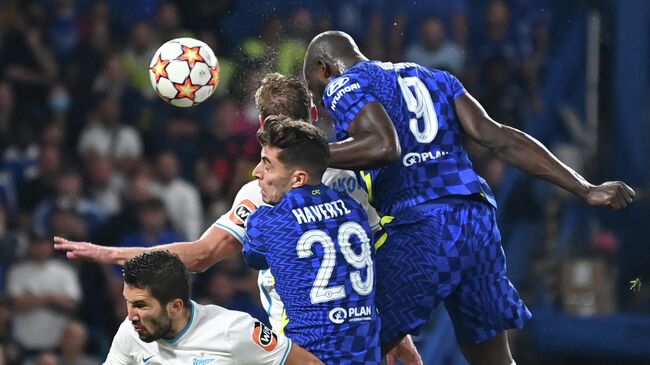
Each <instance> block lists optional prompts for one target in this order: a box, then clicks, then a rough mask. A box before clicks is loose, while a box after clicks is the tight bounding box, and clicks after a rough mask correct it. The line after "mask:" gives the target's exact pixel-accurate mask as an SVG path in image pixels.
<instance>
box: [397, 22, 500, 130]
mask: <svg viewBox="0 0 650 365" xmlns="http://www.w3.org/2000/svg"><path fill="white" fill-rule="evenodd" d="M406 60H407V61H410V62H415V63H418V64H420V65H422V66H427V67H431V68H438V69H443V70H447V71H450V72H451V73H453V74H455V75H460V74H461V73H462V71H463V70H464V68H465V54H464V52H463V50H462V49H461V48H460V47H459V46H457V45H456V44H455V43H453V42H452V41H449V40H447V39H446V35H445V27H444V24H443V23H442V21H441V20H440V19H439V18H436V17H431V18H427V19H426V20H425V21H424V23H422V28H421V31H420V41H419V42H417V43H414V44H411V45H410V46H409V47H408V48H407V49H406ZM497 120H498V119H497Z"/></svg>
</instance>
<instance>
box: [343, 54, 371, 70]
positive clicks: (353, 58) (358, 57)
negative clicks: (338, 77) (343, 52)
mask: <svg viewBox="0 0 650 365" xmlns="http://www.w3.org/2000/svg"><path fill="white" fill-rule="evenodd" d="M364 61H368V58H367V57H366V56H364V55H362V54H353V55H350V56H347V57H341V58H340V59H339V60H338V62H337V63H336V66H337V67H338V69H339V72H340V73H344V72H345V71H347V70H348V69H349V68H350V67H353V66H354V65H356V64H357V63H359V62H364Z"/></svg>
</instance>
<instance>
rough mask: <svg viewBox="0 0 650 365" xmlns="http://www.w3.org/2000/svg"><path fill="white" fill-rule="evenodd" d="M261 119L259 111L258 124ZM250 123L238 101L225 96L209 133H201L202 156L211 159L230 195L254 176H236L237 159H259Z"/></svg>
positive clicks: (218, 176) (212, 167)
mask: <svg viewBox="0 0 650 365" xmlns="http://www.w3.org/2000/svg"><path fill="white" fill-rule="evenodd" d="M258 82H259V79H258ZM256 112H257V111H256ZM258 119H259V114H258V116H257V117H256V119H255V121H256V122H255V123H259V121H258ZM251 126H252V124H251V121H249V120H248V118H246V116H245V115H244V113H243V112H242V111H241V109H240V106H239V105H238V103H237V101H236V100H233V99H226V100H224V101H223V102H222V103H221V104H220V105H219V106H218V107H217V109H215V111H214V115H213V119H212V121H211V124H210V125H209V126H208V130H207V133H205V134H204V135H203V136H202V142H201V146H202V152H201V156H205V157H207V158H208V159H209V161H210V164H211V170H212V172H213V173H214V174H215V175H216V177H217V179H218V180H219V181H221V182H222V186H223V187H224V188H225V189H227V191H226V192H225V193H226V194H227V195H231V194H232V193H235V192H236V191H237V189H239V187H241V186H242V185H243V184H238V182H242V181H250V179H251V175H247V176H239V175H236V172H237V171H236V170H237V161H240V160H241V161H257V160H259V154H260V146H259V143H258V142H257V139H256V138H255V135H254V133H253V132H252V131H250V128H251ZM244 179H245V180H244Z"/></svg>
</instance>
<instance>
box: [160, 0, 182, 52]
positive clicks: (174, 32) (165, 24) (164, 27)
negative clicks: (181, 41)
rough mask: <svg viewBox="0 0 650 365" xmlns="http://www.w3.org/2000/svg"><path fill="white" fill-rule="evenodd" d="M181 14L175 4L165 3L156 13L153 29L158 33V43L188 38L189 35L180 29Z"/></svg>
mask: <svg viewBox="0 0 650 365" xmlns="http://www.w3.org/2000/svg"><path fill="white" fill-rule="evenodd" d="M181 22H182V19H181V14H180V12H179V11H178V7H177V6H176V4H174V3H172V2H165V3H163V4H162V5H160V8H158V12H157V13H156V22H155V26H154V28H155V29H156V32H157V33H158V43H160V44H163V43H165V42H167V41H169V40H172V39H174V38H181V37H189V36H191V35H190V33H189V32H188V31H187V30H185V29H183V28H182V27H181Z"/></svg>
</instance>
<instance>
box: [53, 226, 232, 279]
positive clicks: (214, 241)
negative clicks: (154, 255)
mask: <svg viewBox="0 0 650 365" xmlns="http://www.w3.org/2000/svg"><path fill="white" fill-rule="evenodd" d="M54 248H55V249H56V250H59V251H66V256H67V257H68V258H69V259H73V260H88V261H93V262H97V263H101V264H116V265H124V263H125V262H126V261H128V260H130V259H132V258H133V257H135V256H137V255H139V254H140V253H142V252H144V251H151V250H169V251H171V252H173V253H175V254H177V255H178V256H179V257H180V258H181V260H182V261H183V263H185V265H187V267H188V269H190V270H191V271H196V272H201V271H205V270H206V269H207V268H209V267H210V266H212V265H214V264H215V263H216V262H218V261H220V260H223V259H225V258H226V257H229V256H231V255H233V254H235V253H237V252H240V251H241V243H240V242H239V241H238V240H237V239H236V238H235V237H234V236H233V235H232V234H230V233H229V232H227V231H225V230H223V229H221V228H219V227H216V226H210V228H208V230H207V231H205V233H203V235H202V236H201V238H199V239H198V240H196V241H193V242H176V243H170V244H165V245H158V246H154V247H108V246H100V245H95V244H92V243H88V242H74V241H68V240H66V239H64V238H61V237H54Z"/></svg>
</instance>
